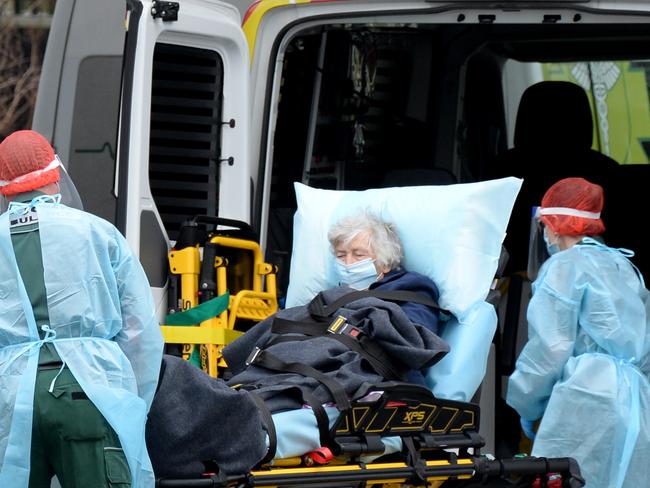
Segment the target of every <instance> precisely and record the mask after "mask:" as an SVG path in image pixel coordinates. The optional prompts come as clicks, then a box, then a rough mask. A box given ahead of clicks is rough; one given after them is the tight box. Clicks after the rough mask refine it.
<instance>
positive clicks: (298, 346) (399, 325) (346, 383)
mask: <svg viewBox="0 0 650 488" xmlns="http://www.w3.org/2000/svg"><path fill="white" fill-rule="evenodd" d="M350 291H351V290H350V288H348V287H338V288H333V289H330V290H327V291H325V292H323V298H324V302H325V304H330V303H332V302H334V301H335V300H336V299H337V298H339V297H341V296H342V295H345V294H346V293H349V292H350ZM336 315H342V316H344V317H345V318H346V319H347V320H348V322H349V323H350V324H352V325H355V326H356V327H358V328H359V329H361V330H362V331H363V332H364V333H365V334H367V335H368V336H370V337H371V338H373V339H374V340H375V341H376V343H377V344H379V345H380V346H381V347H382V349H383V350H384V352H385V353H386V354H387V355H388V357H389V359H390V360H391V362H393V363H394V364H396V365H398V366H400V367H402V368H405V369H412V370H420V369H422V368H426V367H429V366H431V365H432V364H434V363H435V362H437V361H439V360H440V359H441V358H442V357H443V356H444V355H445V354H446V353H447V352H448V351H449V346H448V345H447V343H446V342H444V341H443V340H442V339H440V337H438V336H437V335H435V334H434V333H433V332H431V331H430V330H428V329H426V328H425V327H423V326H420V325H418V324H415V323H413V322H411V321H410V320H409V319H408V317H407V316H406V314H405V313H404V311H403V310H402V308H401V307H400V306H399V305H397V304H395V303H392V302H387V301H383V300H379V299H377V298H363V299H359V300H355V301H353V302H351V303H349V304H347V305H345V306H344V307H342V308H340V309H339V310H338V311H337V314H336ZM276 316H277V317H281V318H285V319H289V320H308V319H309V318H310V317H309V313H308V311H307V307H306V306H304V307H293V308H289V309H286V310H281V311H279V312H278V313H277V314H276ZM273 318H274V317H269V318H268V319H266V320H264V321H262V322H260V323H259V324H257V325H256V326H255V327H253V328H252V329H251V330H249V331H248V332H246V334H244V336H242V337H240V338H239V339H237V340H236V341H234V342H233V343H231V344H229V345H228V346H227V347H226V348H225V349H224V356H225V358H226V361H227V362H228V366H229V368H230V371H231V372H232V373H233V374H234V376H233V377H232V379H230V380H229V384H246V385H253V386H255V387H257V388H256V390H255V391H256V392H257V393H258V394H259V395H260V396H261V397H262V398H264V400H265V403H266V405H267V406H268V407H269V409H270V410H271V411H272V412H278V411H282V410H290V409H295V408H300V407H301V404H302V402H301V400H300V398H298V397H296V396H295V395H289V394H288V393H287V388H288V387H290V386H296V385H299V386H300V387H303V388H307V389H309V390H311V391H312V393H313V394H314V395H316V397H317V398H318V399H319V400H320V401H321V402H322V403H327V402H332V400H333V399H332V397H331V395H330V392H329V390H328V389H327V388H326V387H324V386H323V385H321V384H320V383H319V382H318V381H316V380H315V379H313V378H310V377H305V376H302V375H298V374H294V373H278V372H276V371H271V370H267V369H265V368H261V367H257V366H255V365H251V366H248V367H247V366H246V364H245V362H246V359H247V358H248V356H249V355H250V353H251V351H252V350H253V349H254V348H255V347H256V346H259V347H262V348H265V347H264V346H265V345H266V344H267V343H268V341H269V340H271V339H273V338H274V337H275V334H273V333H272V332H271V324H272V320H273ZM265 350H266V351H269V352H271V353H272V354H273V355H274V356H276V357H278V358H280V359H282V360H283V361H285V362H296V363H301V364H305V365H309V366H312V367H313V368H315V369H318V370H319V371H321V372H323V373H325V374H326V375H327V376H328V377H330V378H331V379H333V380H335V381H337V382H338V383H339V384H340V385H341V386H342V387H343V388H344V389H345V392H346V393H347V395H348V397H350V398H354V396H355V393H356V392H357V391H358V390H359V389H360V388H361V387H364V386H367V385H368V384H376V383H379V382H381V381H385V378H383V377H381V376H379V375H378V374H377V373H376V372H375V371H374V370H373V369H372V368H370V366H369V365H368V363H367V361H366V360H364V359H363V358H362V357H361V356H360V355H359V354H358V353H357V352H354V351H351V350H350V349H348V348H347V347H346V346H345V345H343V344H341V343H340V342H339V341H337V340H335V339H333V338H332V337H331V336H329V337H328V335H327V334H326V335H323V336H319V337H315V338H312V339H310V340H307V341H299V342H293V341H291V342H280V343H277V344H273V345H271V346H270V347H266V348H265Z"/></svg>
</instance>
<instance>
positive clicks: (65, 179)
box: [0, 156, 83, 213]
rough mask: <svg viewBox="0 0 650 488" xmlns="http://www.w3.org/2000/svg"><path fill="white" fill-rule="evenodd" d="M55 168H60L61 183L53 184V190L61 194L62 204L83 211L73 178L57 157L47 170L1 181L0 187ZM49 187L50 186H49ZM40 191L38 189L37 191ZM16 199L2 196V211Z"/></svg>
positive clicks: (0, 196)
mask: <svg viewBox="0 0 650 488" xmlns="http://www.w3.org/2000/svg"><path fill="white" fill-rule="evenodd" d="M55 168H59V181H58V182H57V183H53V184H52V186H54V187H56V188H55V189H54V190H53V193H59V194H60V195H61V203H62V204H63V205H65V206H67V207H73V208H76V209H79V210H83V204H82V203H81V198H80V197H79V192H78V191H77V188H76V187H75V186H74V183H73V182H72V178H70V175H69V174H68V172H67V171H66V169H65V166H64V165H63V163H62V162H61V160H60V159H59V156H55V157H54V160H52V162H50V163H49V164H48V165H47V166H45V168H42V169H39V170H36V171H34V172H32V173H28V174H26V175H22V176H19V177H18V178H15V179H14V180H12V181H0V186H5V185H8V184H10V183H14V182H20V181H25V180H26V179H28V178H29V177H31V176H36V175H39V174H43V173H45V172H46V171H52V170H53V169H55ZM48 186H49V185H48ZM36 190H38V188H37V189H36ZM14 198H15V195H12V196H10V197H7V196H6V195H0V211H1V212H2V213H4V212H5V211H6V210H7V209H8V208H9V202H10V201H11V200H13V199H14Z"/></svg>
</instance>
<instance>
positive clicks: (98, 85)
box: [67, 56, 122, 222]
mask: <svg viewBox="0 0 650 488" xmlns="http://www.w3.org/2000/svg"><path fill="white" fill-rule="evenodd" d="M121 73H122V57H121V56H90V57H87V58H85V59H84V60H83V61H82V62H81V63H80V65H79V74H78V76H77V87H76V90H75V101H74V117H73V119H72V131H71V137H70V155H69V157H68V161H67V169H68V172H69V173H70V176H71V177H72V179H73V181H75V182H76V187H77V190H78V191H79V196H80V197H81V201H82V202H83V204H84V209H85V210H87V211H89V212H91V213H94V214H95V215H98V216H100V217H102V218H104V219H106V220H109V221H111V222H115V211H116V200H115V196H114V194H113V186H114V182H115V156H116V146H117V125H118V112H119V100H120V77H121ZM98 93H101V94H102V95H101V96H97V94H98Z"/></svg>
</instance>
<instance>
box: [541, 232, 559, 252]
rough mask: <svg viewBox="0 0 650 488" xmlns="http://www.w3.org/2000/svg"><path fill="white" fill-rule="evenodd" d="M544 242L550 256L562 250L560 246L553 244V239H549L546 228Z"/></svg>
mask: <svg viewBox="0 0 650 488" xmlns="http://www.w3.org/2000/svg"><path fill="white" fill-rule="evenodd" d="M544 242H545V243H546V250H547V251H548V254H549V256H552V255H553V254H557V253H559V252H560V246H558V245H557V244H552V243H551V241H549V240H548V233H547V232H546V228H544Z"/></svg>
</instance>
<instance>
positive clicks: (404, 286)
mask: <svg viewBox="0 0 650 488" xmlns="http://www.w3.org/2000/svg"><path fill="white" fill-rule="evenodd" d="M327 238H328V240H329V242H330V245H331V247H332V252H333V253H334V256H335V257H336V272H337V276H338V280H339V284H340V285H347V286H349V287H351V288H355V289H357V290H365V289H369V290H382V291H393V290H408V291H414V292H417V293H420V294H421V295H423V296H424V297H426V298H430V299H432V300H434V301H437V300H438V295H439V293H438V287H437V286H436V284H435V283H434V282H433V281H431V280H430V279H429V278H428V277H426V276H424V275H422V274H420V273H416V272H413V271H406V270H404V269H403V268H402V267H401V266H400V263H401V260H402V256H403V251H402V243H401V242H400V239H399V236H398V235H397V231H396V230H395V226H394V225H393V224H391V223H387V222H384V221H383V220H381V219H380V218H379V217H377V216H376V215H374V214H372V213H370V212H362V213H358V214H354V215H351V216H349V217H345V218H343V219H341V220H340V221H338V222H337V223H335V224H334V225H333V226H332V228H331V229H330V231H329V233H328V235H327ZM400 305H401V307H402V310H404V312H405V313H406V315H407V316H408V318H409V319H410V320H411V321H412V322H414V323H416V324H420V325H423V326H424V327H426V328H427V329H429V330H430V331H432V332H434V333H436V334H437V333H438V320H439V312H438V310H436V309H433V308H431V307H428V306H426V305H423V304H420V303H414V302H403V303H400Z"/></svg>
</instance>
